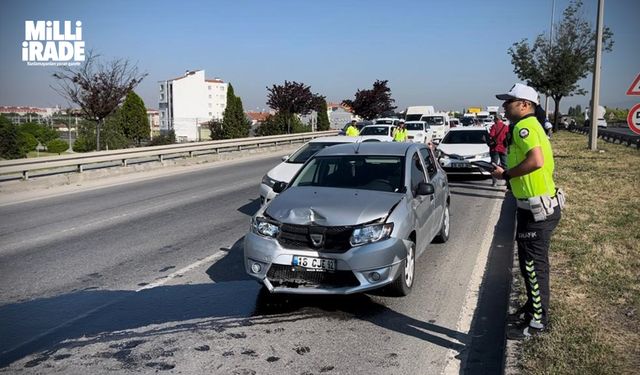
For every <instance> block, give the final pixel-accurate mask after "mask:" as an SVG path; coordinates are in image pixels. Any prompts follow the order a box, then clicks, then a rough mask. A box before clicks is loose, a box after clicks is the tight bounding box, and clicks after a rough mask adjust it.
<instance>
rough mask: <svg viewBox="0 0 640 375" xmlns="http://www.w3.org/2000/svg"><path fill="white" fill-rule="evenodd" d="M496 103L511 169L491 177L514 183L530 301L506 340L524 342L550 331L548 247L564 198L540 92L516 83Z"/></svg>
mask: <svg viewBox="0 0 640 375" xmlns="http://www.w3.org/2000/svg"><path fill="white" fill-rule="evenodd" d="M496 98H498V99H500V100H504V103H503V104H502V107H503V108H504V110H505V113H506V116H507V118H508V119H509V120H510V121H511V123H512V124H513V125H512V127H511V129H510V131H511V132H510V134H511V136H510V137H509V146H508V151H507V167H506V168H503V167H501V166H496V168H495V170H494V171H493V172H492V176H493V177H494V178H502V179H505V180H507V181H509V183H510V185H511V192H512V194H513V196H514V197H515V198H516V200H517V201H516V203H517V207H518V208H517V216H516V220H517V228H516V240H517V245H518V261H519V264H520V272H521V273H522V277H523V278H524V280H525V286H526V291H527V302H526V303H525V304H524V306H522V307H521V308H520V309H518V311H516V312H515V313H513V314H510V315H509V317H508V320H509V323H510V324H511V325H510V327H509V329H508V330H507V338H509V339H512V340H522V339H527V338H529V337H532V336H536V335H538V334H540V333H541V332H544V331H545V330H546V329H547V328H548V326H549V300H550V289H549V276H550V275H549V246H550V245H551V234H552V233H553V230H554V229H555V228H556V226H557V225H558V222H559V221H560V211H561V209H562V207H563V206H564V195H563V194H562V191H561V190H558V189H556V186H555V183H554V181H553V171H554V160H553V151H552V149H551V143H550V142H549V139H548V138H547V137H546V134H545V133H544V129H543V127H542V126H541V124H540V123H539V122H538V120H537V119H536V116H535V111H536V107H538V106H539V101H538V93H537V92H536V90H534V89H533V88H531V87H529V86H526V85H523V84H520V83H516V84H515V85H514V86H513V87H512V88H511V90H510V91H509V92H508V93H506V94H500V95H496Z"/></svg>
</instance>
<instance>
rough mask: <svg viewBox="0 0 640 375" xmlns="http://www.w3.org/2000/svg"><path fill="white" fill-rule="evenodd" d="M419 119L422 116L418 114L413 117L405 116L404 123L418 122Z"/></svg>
mask: <svg viewBox="0 0 640 375" xmlns="http://www.w3.org/2000/svg"><path fill="white" fill-rule="evenodd" d="M420 117H422V114H420V113H418V114H414V115H407V116H406V117H405V120H406V121H420Z"/></svg>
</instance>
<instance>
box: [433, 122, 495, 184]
mask: <svg viewBox="0 0 640 375" xmlns="http://www.w3.org/2000/svg"><path fill="white" fill-rule="evenodd" d="M488 141H489V133H488V132H487V131H486V130H485V129H484V127H473V128H472V127H466V128H454V129H451V130H450V131H449V132H448V133H447V135H445V136H444V138H443V139H442V141H441V142H440V144H439V145H438V148H437V149H436V157H437V158H438V162H439V163H440V165H441V166H442V168H443V169H444V170H445V171H446V172H447V174H478V175H480V174H481V175H487V176H488V175H489V172H487V171H484V170H482V169H480V168H478V167H476V166H475V165H473V164H471V162H472V161H484V162H487V163H491V156H490V155H489V146H488V145H487V142H488Z"/></svg>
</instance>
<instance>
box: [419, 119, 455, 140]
mask: <svg viewBox="0 0 640 375" xmlns="http://www.w3.org/2000/svg"><path fill="white" fill-rule="evenodd" d="M420 121H424V122H426V123H427V125H428V126H429V129H431V134H432V137H433V139H435V140H441V139H442V138H444V136H445V135H446V134H447V133H448V132H449V129H451V127H450V126H449V116H447V115H446V114H443V113H434V114H430V115H424V116H422V117H421V118H420Z"/></svg>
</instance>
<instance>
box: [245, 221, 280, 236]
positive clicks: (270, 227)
mask: <svg viewBox="0 0 640 375" xmlns="http://www.w3.org/2000/svg"><path fill="white" fill-rule="evenodd" d="M251 231H252V232H253V233H255V234H259V235H261V236H265V237H273V238H275V237H276V236H277V235H278V233H280V227H279V226H278V224H276V223H273V222H270V221H268V220H267V219H265V218H264V217H256V218H254V219H253V220H252V221H251Z"/></svg>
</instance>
